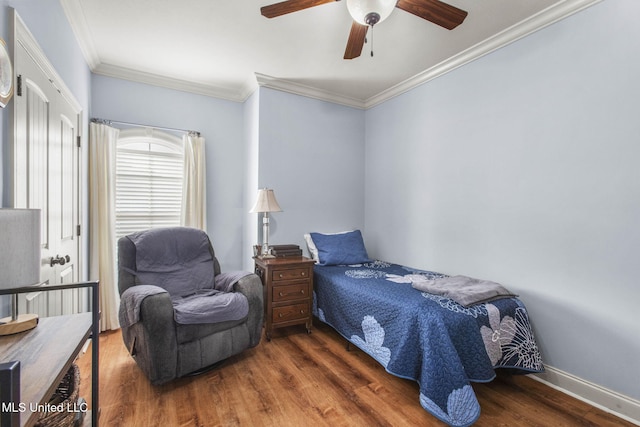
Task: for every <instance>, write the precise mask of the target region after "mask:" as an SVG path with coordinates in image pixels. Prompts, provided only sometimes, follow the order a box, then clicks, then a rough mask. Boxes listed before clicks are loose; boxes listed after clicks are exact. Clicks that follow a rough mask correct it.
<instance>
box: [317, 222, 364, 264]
mask: <svg viewBox="0 0 640 427" xmlns="http://www.w3.org/2000/svg"><path fill="white" fill-rule="evenodd" d="M310 234H311V239H313V243H314V244H315V245H316V248H317V249H318V260H319V262H318V264H319V265H350V264H362V263H364V262H371V260H370V259H369V255H367V249H366V248H365V247H364V241H363V240H362V234H361V233H360V230H355V231H350V232H348V233H342V234H320V233H310Z"/></svg>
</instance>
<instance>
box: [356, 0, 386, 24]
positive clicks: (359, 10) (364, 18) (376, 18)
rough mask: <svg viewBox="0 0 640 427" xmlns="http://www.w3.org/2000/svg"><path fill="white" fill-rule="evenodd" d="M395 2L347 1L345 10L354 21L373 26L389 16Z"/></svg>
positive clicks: (376, 0) (381, 0)
mask: <svg viewBox="0 0 640 427" xmlns="http://www.w3.org/2000/svg"><path fill="white" fill-rule="evenodd" d="M396 2H397V0H347V9H348V10H349V14H350V15H351V17H352V18H353V20H354V21H356V22H357V23H359V24H361V25H369V26H372V27H373V26H374V25H375V24H377V23H379V22H382V21H384V20H385V19H387V18H388V17H389V15H391V12H393V8H394V7H396Z"/></svg>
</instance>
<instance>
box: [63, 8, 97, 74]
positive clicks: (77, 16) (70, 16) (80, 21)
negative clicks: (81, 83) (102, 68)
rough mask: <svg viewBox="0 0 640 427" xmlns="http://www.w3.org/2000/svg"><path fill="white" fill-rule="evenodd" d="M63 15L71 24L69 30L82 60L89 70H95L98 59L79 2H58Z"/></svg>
mask: <svg viewBox="0 0 640 427" xmlns="http://www.w3.org/2000/svg"><path fill="white" fill-rule="evenodd" d="M60 4H61V5H62V9H63V10H64V14H65V15H66V16H67V20H68V21H69V24H71V30H72V31H73V34H74V35H75V36H76V40H77V41H78V45H80V50H81V51H82V54H83V55H84V59H85V60H86V61H87V64H88V65H89V68H90V69H91V70H93V69H95V68H96V67H97V66H98V65H99V64H100V57H99V55H98V51H97V50H96V47H95V45H94V44H93V37H92V35H91V31H90V30H89V26H88V25H87V20H86V19H85V17H84V13H83V12H82V8H81V7H80V2H79V1H77V0H60Z"/></svg>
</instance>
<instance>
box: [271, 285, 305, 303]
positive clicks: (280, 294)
mask: <svg viewBox="0 0 640 427" xmlns="http://www.w3.org/2000/svg"><path fill="white" fill-rule="evenodd" d="M271 298H272V300H273V302H280V301H292V300H297V299H304V298H309V282H308V281H304V282H298V283H294V284H291V285H284V286H274V287H273V295H272V297H271Z"/></svg>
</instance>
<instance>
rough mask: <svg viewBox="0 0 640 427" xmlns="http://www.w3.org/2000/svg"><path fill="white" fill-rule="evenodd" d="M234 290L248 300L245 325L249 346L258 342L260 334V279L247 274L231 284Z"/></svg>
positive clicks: (261, 301)
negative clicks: (249, 339)
mask: <svg viewBox="0 0 640 427" xmlns="http://www.w3.org/2000/svg"><path fill="white" fill-rule="evenodd" d="M233 291H234V292H240V293H241V294H243V295H244V296H245V297H246V298H247V301H248V302H249V315H248V318H247V326H248V327H249V334H250V338H251V347H255V346H257V345H258V344H259V343H260V337H261V336H262V322H263V319H264V301H263V300H264V290H263V288H262V281H261V280H260V278H259V277H258V276H257V275H256V274H253V273H252V274H249V275H247V276H244V277H243V278H241V279H240V280H238V281H237V282H236V283H235V284H234V285H233Z"/></svg>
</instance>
